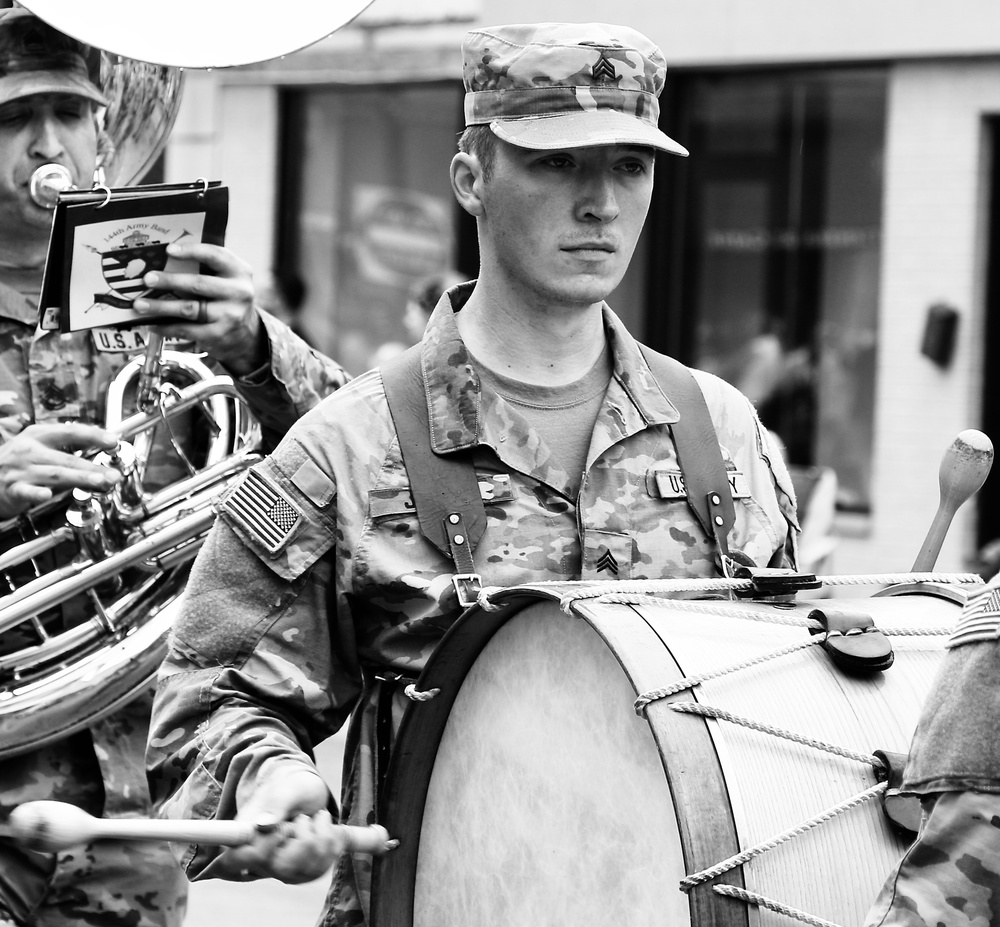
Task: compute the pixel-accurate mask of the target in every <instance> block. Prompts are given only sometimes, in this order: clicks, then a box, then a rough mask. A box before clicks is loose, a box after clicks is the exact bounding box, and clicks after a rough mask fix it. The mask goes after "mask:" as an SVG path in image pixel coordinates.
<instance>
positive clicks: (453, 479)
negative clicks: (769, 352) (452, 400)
mask: <svg viewBox="0 0 1000 927" xmlns="http://www.w3.org/2000/svg"><path fill="white" fill-rule="evenodd" d="M640 347H641V348H642V352H643V356H644V357H645V359H646V362H647V363H648V364H649V367H650V370H651V371H652V373H653V377H654V378H655V380H656V382H657V385H658V386H659V388H660V390H661V392H663V394H664V395H665V396H667V397H668V398H669V399H670V401H671V402H673V404H674V406H675V407H676V408H677V409H678V411H679V412H680V418H679V420H678V421H677V422H675V423H673V424H672V425H671V426H670V430H671V434H672V436H673V439H674V446H675V449H676V451H677V462H678V465H679V466H680V469H681V475H682V479H683V481H684V489H685V494H686V495H687V500H688V504H689V505H690V506H691V508H692V510H693V511H694V513H695V515H696V516H697V518H698V521H699V523H700V524H701V526H702V528H703V529H704V531H705V533H706V534H707V535H708V536H709V537H713V538H714V539H715V542H716V544H717V545H718V549H719V555H720V561H721V563H722V570H723V573H724V574H725V575H729V572H730V563H731V561H730V553H729V544H728V542H727V537H728V535H729V532H730V530H731V529H732V527H733V524H734V523H735V521H736V507H735V505H734V503H733V498H732V494H731V492H730V488H729V476H728V472H727V470H726V465H725V462H724V461H723V459H722V451H721V449H720V447H719V442H718V439H717V438H716V433H715V425H714V424H713V422H712V418H711V415H710V413H709V411H708V404H707V403H706V401H705V396H704V394H703V393H702V391H701V388H700V387H699V386H698V383H697V381H696V380H695V378H694V375H693V374H692V373H691V371H690V369H689V368H687V367H686V366H684V364H681V363H680V362H679V361H676V360H674V359H673V358H672V357H668V356H666V355H665V354H659V353H657V352H656V351H653V350H651V349H649V348H647V347H645V346H644V345H641V346H640ZM421 358H422V351H421V345H420V344H417V345H415V346H414V347H411V348H409V349H408V350H406V351H405V352H403V354H402V355H400V356H399V357H397V358H394V359H393V360H392V361H389V362H388V363H386V364H384V365H383V366H382V367H381V368H380V372H381V375H382V383H383V386H384V388H385V395H386V401H387V402H388V404H389V412H390V413H391V415H392V421H393V424H394V426H395V428H396V434H397V436H398V438H399V449H400V454H401V455H402V457H403V465H404V466H405V467H406V472H407V475H408V477H409V480H410V493H411V496H412V499H413V506H414V508H415V509H416V514H417V519H418V521H419V523H420V531H421V533H422V534H423V535H424V537H425V538H427V540H428V541H430V542H431V543H432V544H433V545H434V546H435V547H436V548H437V549H438V550H439V551H441V553H442V554H444V555H445V556H446V557H448V558H450V559H451V560H452V561H453V562H454V564H455V570H456V572H455V575H454V576H453V577H452V583H453V585H454V587H455V591H456V593H457V594H458V601H459V603H460V604H461V605H462V606H463V607H465V608H468V607H470V606H472V605H475V604H476V599H477V596H478V595H479V593H480V592H481V591H482V579H481V577H480V576H479V574H478V573H477V572H476V567H475V563H474V561H473V556H472V552H473V550H474V549H475V548H476V545H477V544H478V543H479V541H480V540H481V538H482V536H483V532H484V531H485V530H486V508H485V506H484V505H483V500H482V496H481V495H480V491H479V481H478V479H477V477H476V471H475V467H474V466H473V461H472V453H471V451H468V450H466V451H459V452H456V453H453V454H449V455H447V456H444V455H440V454H435V453H434V451H433V450H432V448H431V445H430V438H429V436H430V416H429V413H428V409H427V398H426V392H425V383H424V377H423V371H422V369H421ZM379 678H380V680H381V689H380V693H379V697H378V707H377V710H376V721H375V727H376V743H377V745H378V746H377V749H376V757H375V767H376V790H375V794H376V797H379V796H380V795H381V792H382V786H383V783H384V780H385V771H386V768H387V765H388V760H389V744H390V743H391V740H392V737H391V733H392V695H393V692H394V691H395V689H396V688H397V686H398V684H399V683H400V682H401V681H407V680H405V678H404V677H399V676H396V675H395V674H385V675H384V676H380V677H379ZM376 819H377V818H376Z"/></svg>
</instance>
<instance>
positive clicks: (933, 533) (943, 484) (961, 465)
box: [913, 428, 993, 573]
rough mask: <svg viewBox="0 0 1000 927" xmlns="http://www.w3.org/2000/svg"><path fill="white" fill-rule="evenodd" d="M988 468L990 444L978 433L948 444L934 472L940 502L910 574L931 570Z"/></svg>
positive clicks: (961, 435)
mask: <svg viewBox="0 0 1000 927" xmlns="http://www.w3.org/2000/svg"><path fill="white" fill-rule="evenodd" d="M991 466H993V443H992V442H991V441H990V439H989V438H988V437H986V435H984V434H983V433H982V432H981V431H976V430H975V429H971V428H970V429H968V430H967V431H963V432H960V433H959V434H958V435H957V436H956V438H955V440H954V441H952V442H951V446H950V447H949V448H948V450H946V451H945V452H944V457H943V458H942V459H941V467H940V469H939V470H938V486H939V488H940V493H941V496H940V502H939V503H938V509H937V512H936V513H935V515H934V520H933V521H932V522H931V527H930V530H929V531H928V532H927V537H926V538H924V543H923V546H922V547H921V548H920V553H919V554H917V559H916V560H914V561H913V572H914V573H924V572H927V571H929V570H933V569H934V564H935V563H936V562H937V557H938V554H939V553H940V552H941V545H942V543H944V538H945V535H946V534H947V533H948V528H949V527H950V526H951V520H952V518H954V517H955V513H956V512H957V511H958V510H959V508H960V507H961V506H962V504H963V503H964V502H965V500H966V499H968V498H969V497H970V496H971V495H972V494H973V493H975V492H977V491H978V490H979V487H980V486H982V485H983V483H984V482H985V481H986V477H987V476H988V475H989V472H990V467H991Z"/></svg>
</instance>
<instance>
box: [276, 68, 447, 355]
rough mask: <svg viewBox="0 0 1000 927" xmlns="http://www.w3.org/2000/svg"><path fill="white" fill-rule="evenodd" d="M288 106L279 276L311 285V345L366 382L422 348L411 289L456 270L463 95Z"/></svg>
mask: <svg viewBox="0 0 1000 927" xmlns="http://www.w3.org/2000/svg"><path fill="white" fill-rule="evenodd" d="M284 103H285V114H286V115H285V122H286V131H287V136H288V137H287V138H286V152H285V156H284V161H285V162H286V163H285V177H284V180H283V190H284V191H285V192H286V195H287V199H290V200H291V201H292V205H289V204H288V202H287V199H286V202H285V204H283V209H282V212H283V215H284V216H285V218H284V220H283V221H284V227H283V228H282V230H281V235H280V236H279V237H280V242H281V244H280V251H281V257H280V260H279V265H280V266H281V267H282V268H283V269H287V270H288V272H289V273H291V274H294V275H296V276H297V277H298V278H299V279H300V281H301V283H302V285H303V287H302V288H303V293H304V296H303V302H302V307H301V310H300V311H299V313H298V319H297V322H298V325H299V327H300V329H301V330H302V332H303V334H304V335H306V337H307V338H308V339H309V340H310V341H311V342H312V343H313V344H314V345H316V347H318V348H320V349H321V350H323V351H325V352H326V353H328V354H330V355H331V356H332V357H335V358H336V359H337V360H338V361H340V362H341V363H342V364H344V366H345V367H346V368H347V369H348V370H350V371H351V372H352V373H355V374H357V373H361V372H362V371H364V370H366V369H368V367H370V366H371V365H372V364H373V362H375V361H377V360H379V359H380V358H382V359H384V358H385V357H386V356H387V350H386V349H390V350H389V351H388V353H391V349H400V348H402V347H405V346H408V345H409V344H410V343H412V338H411V337H410V335H409V334H408V332H407V330H406V328H405V327H404V325H403V315H404V308H405V303H406V295H407V291H408V290H409V288H410V285H411V284H413V283H414V282H415V281H417V280H420V279H421V278H423V277H425V276H427V275H429V274H432V273H434V272H437V271H442V270H445V269H449V268H451V267H453V266H454V264H455V199H454V196H453V194H452V192H451V186H450V181H449V177H448V164H449V162H450V160H451V156H452V154H454V152H455V151H456V141H457V137H458V131H459V130H460V125H459V119H460V113H461V85H460V84H458V85H456V84H455V83H450V84H433V83H430V84H422V85H416V86H408V87H400V86H396V85H392V86H388V85H387V86H385V87H374V88H373V87H366V88H352V87H344V86H339V87H336V88H329V87H324V88H321V89H298V90H295V91H288V92H286V98H285V101H284ZM380 349H382V351H381V353H379V352H380Z"/></svg>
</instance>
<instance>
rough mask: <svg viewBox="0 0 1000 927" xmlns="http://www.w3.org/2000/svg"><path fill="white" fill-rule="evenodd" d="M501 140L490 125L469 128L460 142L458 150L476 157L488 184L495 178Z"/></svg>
mask: <svg viewBox="0 0 1000 927" xmlns="http://www.w3.org/2000/svg"><path fill="white" fill-rule="evenodd" d="M499 149H500V139H498V138H497V137H496V136H495V135H494V134H493V130H492V129H491V128H490V127H489V126H488V125H476V126H468V127H467V128H466V129H465V131H464V132H463V133H462V137H461V138H460V139H459V140H458V150H459V151H463V152H465V153H466V154H470V155H474V156H475V157H476V158H477V159H478V160H479V165H480V167H482V169H483V180H484V181H486V182H487V183H488V182H489V181H490V179H491V178H492V177H493V167H494V165H495V164H496V160H497V152H498V151H499Z"/></svg>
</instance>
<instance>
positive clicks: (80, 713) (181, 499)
mask: <svg viewBox="0 0 1000 927" xmlns="http://www.w3.org/2000/svg"><path fill="white" fill-rule="evenodd" d="M157 347H158V346H157ZM161 353H162V356H161V357H160V359H159V361H158V371H159V382H158V383H157V384H156V386H155V402H154V405H155V407H154V408H152V409H151V410H150V411H138V412H134V413H133V414H130V415H126V414H125V412H124V410H125V408H126V403H127V402H128V401H132V402H134V401H135V398H136V394H137V385H138V384H137V381H138V378H139V377H140V375H142V376H145V377H146V378H147V380H148V377H149V373H150V370H149V367H150V365H149V364H148V363H145V362H144V361H143V360H142V359H141V358H136V359H134V360H132V361H130V362H129V363H128V364H126V365H125V366H124V367H123V368H122V370H121V371H120V372H119V374H118V375H117V376H116V377H115V379H114V380H113V381H112V383H111V384H110V386H109V389H108V403H107V410H106V427H107V428H108V430H109V431H112V432H113V433H115V434H116V435H118V437H119V438H120V439H121V440H122V442H123V443H121V444H120V445H119V448H118V449H117V450H116V451H114V452H110V453H106V452H101V453H99V454H97V455H95V456H94V457H93V459H94V460H95V462H103V463H105V464H107V465H112V466H117V467H118V468H119V469H122V470H123V474H124V475H123V479H122V480H121V481H120V482H119V483H118V485H117V486H116V487H115V488H114V489H112V490H110V491H108V492H107V493H103V494H92V493H89V492H86V491H83V490H79V489H77V490H73V491H71V492H66V493H61V494H60V495H59V497H58V498H55V499H52V500H49V501H48V502H46V503H44V504H43V505H41V506H37V507H36V508H34V509H32V510H30V511H29V512H27V513H24V514H22V515H20V516H18V517H15V518H13V519H7V520H6V521H5V522H4V523H2V524H0V532H4V531H6V532H8V537H10V536H11V535H15V536H16V537H17V538H18V540H19V541H20V543H15V544H14V545H10V543H9V542H8V543H6V544H5V543H3V542H2V541H0V549H2V548H4V547H6V548H7V549H6V550H4V553H3V554H2V555H0V579H5V580H6V581H7V584H8V585H9V587H10V590H11V591H10V592H9V594H7V595H5V596H3V597H0V636H4V635H10V633H11V632H14V631H15V629H18V628H23V630H24V631H25V642H24V643H22V642H21V641H20V640H19V638H18V637H16V636H14V637H9V638H8V640H9V641H10V642H11V643H13V642H14V641H17V644H15V646H19V649H16V650H13V651H10V650H8V651H7V652H0V730H2V731H3V737H2V739H0V759H5V758H7V757H9V756H16V755H18V754H21V753H24V752H27V751H29V750H33V749H38V748H39V747H42V746H44V745H46V744H49V743H54V742H58V741H59V740H61V739H62V738H64V737H66V736H68V735H69V734H71V733H73V732H75V731H78V730H82V729H83V728H85V727H88V726H90V725H91V724H94V723H96V722H98V721H100V720H101V719H102V718H104V717H106V716H107V715H108V714H110V713H112V712H113V711H115V710H116V709H117V708H119V707H120V706H122V705H124V704H127V703H128V702H129V701H131V700H132V699H134V698H135V697H136V696H137V695H138V694H139V693H141V692H142V691H144V690H145V689H147V688H148V687H149V685H150V684H151V682H152V680H153V678H154V677H155V674H156V671H157V669H158V667H159V664H160V662H161V661H162V659H163V655H164V653H165V648H166V635H167V634H168V632H169V630H170V627H171V626H172V624H173V621H174V620H175V617H176V614H177V611H178V608H179V600H180V596H181V594H182V593H183V589H184V584H185V582H186V580H187V574H188V567H189V565H190V562H191V561H192V560H193V558H194V557H195V555H196V554H197V552H198V550H199V549H200V547H201V545H202V544H203V543H204V540H205V537H206V536H207V534H208V531H209V529H210V528H211V527H212V524H213V523H214V521H215V517H216V510H217V505H218V501H219V499H220V497H221V495H222V494H223V493H224V492H225V491H226V490H227V489H228V488H229V487H230V486H231V485H232V484H233V483H234V481H235V480H236V479H238V478H239V477H240V475H241V474H242V473H243V471H244V470H246V469H247V468H248V467H249V466H251V465H252V464H254V463H255V462H257V461H258V460H261V459H262V457H263V454H262V453H261V450H260V428H259V425H258V424H257V422H256V420H255V419H254V418H253V416H252V415H251V414H250V412H249V410H248V409H247V408H246V406H245V404H244V403H243V400H242V398H241V397H240V395H239V392H238V391H237V389H236V387H235V384H234V383H233V381H232V378H230V377H228V376H224V375H223V376H220V375H216V374H215V373H214V372H213V371H212V369H211V368H209V367H208V366H207V365H206V364H204V363H203V362H202V361H200V360H199V359H198V358H197V357H193V356H191V355H188V354H184V353H181V352H176V351H163V352H161ZM165 378H167V380H169V381H165ZM148 385H149V384H148V382H147V386H148ZM189 410H201V412H202V413H203V414H202V415H200V416H197V417H196V419H195V421H194V423H193V424H194V427H195V428H199V427H205V428H207V435H206V436H205V440H203V441H197V440H196V441H195V442H193V443H191V447H189V448H188V449H187V450H185V448H184V447H182V446H181V444H179V443H178V441H177V440H176V438H175V436H174V433H173V430H172V429H173V424H174V419H176V417H177V416H178V415H181V414H183V413H185V412H187V411H189ZM154 429H160V430H159V432H158V433H159V434H160V435H161V437H165V438H166V439H167V441H168V442H169V445H170V446H169V447H166V446H165V444H166V442H164V441H158V443H156V444H154V441H153V430H154ZM129 439H131V440H132V445H131V446H129V445H128V444H126V443H124V442H126V441H127V440H129ZM189 443H190V442H189ZM195 447H197V449H198V450H197V452H195V451H194V450H193V448H195ZM171 448H172V449H173V453H174V456H175V457H176V460H174V462H173V463H172V464H171V466H172V467H173V470H174V471H175V472H176V473H177V474H178V478H177V479H174V480H173V481H172V482H169V483H168V484H167V485H165V486H163V485H161V486H157V487H155V488H153V489H150V490H147V489H146V487H145V485H144V476H145V463H146V462H147V461H149V460H151V459H152V455H153V454H156V455H157V457H156V460H157V462H158V463H159V462H161V455H163V454H168V455H169V454H170V452H171ZM192 454H193V455H196V456H197V460H192V459H190V457H189V455H192ZM158 469H159V471H160V473H161V474H162V472H163V467H159V468H158ZM159 478H160V479H162V476H161V477H159ZM42 525H44V526H45V527H46V528H49V529H50V530H48V531H45V532H42V533H39V527H40V526H42ZM25 536H27V539H26V540H21V538H23V537H25ZM61 546H62V547H61ZM56 547H60V549H63V547H64V548H65V550H66V551H67V553H66V554H58V556H59V561H58V563H59V564H60V565H59V566H57V567H55V568H53V569H50V570H47V571H43V570H42V569H41V564H40V562H39V560H38V558H39V557H41V556H42V555H44V554H46V553H47V552H49V551H52V550H53V549H54V548H56ZM74 552H75V553H74ZM25 567H28V570H27V572H28V573H29V576H28V578H27V581H26V582H23V583H21V584H20V585H17V584H16V583H15V578H16V577H17V576H18V574H19V573H23V572H24V570H25ZM32 567H33V569H32ZM70 602H72V603H74V604H73V605H72V607H71V608H70V609H69V610H68V611H67V610H63V609H61V606H63V605H64V604H67V603H70ZM69 614H73V615H74V616H75V617H74V618H73V619H72V620H71V624H70V626H69V627H65V626H64V624H63V622H64V621H65V620H66V619H65V618H63V617H61V616H62V615H69ZM78 619H79V620H78Z"/></svg>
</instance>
